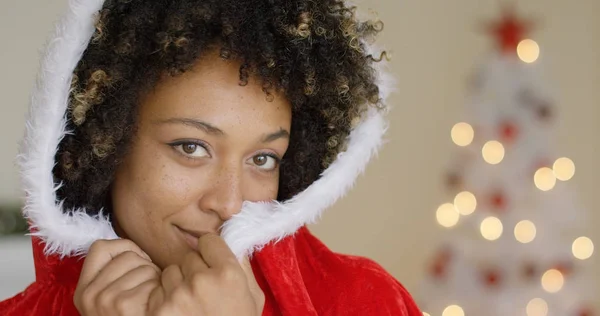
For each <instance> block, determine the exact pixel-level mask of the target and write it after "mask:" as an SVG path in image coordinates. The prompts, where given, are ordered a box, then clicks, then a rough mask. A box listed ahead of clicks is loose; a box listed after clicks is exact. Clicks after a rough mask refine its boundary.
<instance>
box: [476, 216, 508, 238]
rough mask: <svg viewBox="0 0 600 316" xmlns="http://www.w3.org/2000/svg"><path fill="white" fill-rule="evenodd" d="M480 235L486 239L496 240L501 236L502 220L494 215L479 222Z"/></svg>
mask: <svg viewBox="0 0 600 316" xmlns="http://www.w3.org/2000/svg"><path fill="white" fill-rule="evenodd" d="M480 229H481V235H482V236H483V238H485V239H487V240H496V239H498V238H500V236H502V230H503V227H502V222H501V221H500V220H499V219H497V218H496V217H493V216H490V217H488V218H486V219H484V220H483V221H482V222H481V226H480Z"/></svg>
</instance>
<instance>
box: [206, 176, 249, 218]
mask: <svg viewBox="0 0 600 316" xmlns="http://www.w3.org/2000/svg"><path fill="white" fill-rule="evenodd" d="M241 169H242V168H241V167H234V166H228V167H222V168H220V169H219V170H215V172H214V175H213V176H212V177H211V179H206V180H207V181H210V182H211V183H210V184H209V185H207V186H206V187H207V190H206V192H204V194H203V195H202V197H201V199H200V209H202V210H203V211H205V212H214V213H216V214H217V215H218V216H219V217H220V218H221V219H222V220H223V221H226V220H228V219H230V218H231V217H232V216H233V215H235V214H237V213H239V212H240V211H241V208H242V201H243V197H242V170H241Z"/></svg>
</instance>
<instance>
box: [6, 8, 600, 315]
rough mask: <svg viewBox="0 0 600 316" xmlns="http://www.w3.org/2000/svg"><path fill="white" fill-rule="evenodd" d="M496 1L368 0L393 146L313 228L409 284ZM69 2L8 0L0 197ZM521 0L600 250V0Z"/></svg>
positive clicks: (11, 188)
mask: <svg viewBox="0 0 600 316" xmlns="http://www.w3.org/2000/svg"><path fill="white" fill-rule="evenodd" d="M497 3H498V1H495V0H452V1H446V0H412V1H408V0H401V1H398V0H372V1H362V2H359V4H361V7H362V8H363V9H368V8H371V9H374V10H375V11H377V12H378V13H379V16H380V17H381V18H382V20H383V21H384V22H385V23H386V30H385V32H384V34H383V35H382V37H381V43H382V44H385V45H386V48H388V49H391V50H392V51H393V53H394V61H393V70H394V72H395V74H396V76H397V77H398V78H399V87H398V88H399V90H398V92H397V93H396V94H395V95H394V98H393V104H394V111H393V112H392V114H391V121H392V127H391V130H390V133H389V135H388V138H389V139H390V143H388V145H387V146H386V147H385V149H384V150H383V152H382V153H381V155H380V158H379V159H378V160H377V161H376V162H374V163H373V164H372V165H371V166H370V168H369V169H368V170H367V173H366V175H365V176H364V177H362V178H361V179H360V181H359V182H358V183H357V186H356V188H355V189H354V191H353V192H352V193H351V194H350V195H349V196H348V197H347V198H345V199H344V200H343V201H341V202H340V203H339V204H337V205H336V207H334V208H333V209H331V210H330V211H328V212H327V213H326V214H325V215H324V217H323V219H322V221H321V223H320V224H318V225H316V226H313V227H312V228H313V231H314V232H316V233H317V234H318V235H319V236H321V237H322V239H323V240H324V241H325V242H326V243H327V244H328V245H330V246H331V247H332V248H333V249H334V250H337V251H340V252H345V253H353V254H359V255H365V256H368V257H371V258H373V259H375V260H377V261H378V262H380V263H381V264H382V265H383V266H384V267H385V268H386V269H388V270H389V271H390V272H392V273H393V274H394V275H395V276H396V277H397V278H398V279H399V280H400V281H401V282H402V283H404V284H405V285H406V286H407V287H408V289H409V290H411V291H414V290H416V289H417V287H418V284H419V280H420V279H421V278H422V276H423V273H424V263H425V260H426V259H427V256H428V255H429V252H430V251H431V250H432V249H433V247H434V246H435V244H436V241H438V240H439V239H440V238H442V237H443V235H442V233H443V231H442V229H441V228H439V226H437V224H436V223H435V214H434V212H435V208H436V207H437V206H438V205H439V204H440V203H441V202H443V200H442V198H443V193H444V191H443V189H444V188H443V186H442V180H443V179H442V177H441V175H442V171H443V167H444V163H445V162H446V161H447V159H448V156H447V153H448V152H449V149H450V148H451V146H452V144H451V142H450V139H449V129H450V127H451V126H452V124H454V123H455V120H457V119H458V118H459V116H458V111H459V110H460V109H461V107H462V102H463V99H464V97H465V90H464V78H465V76H466V75H467V74H468V73H469V71H471V70H472V67H473V63H474V61H479V60H481V59H482V58H483V57H484V56H483V54H485V53H486V51H487V50H488V49H489V48H490V41H489V37H486V36H484V35H482V34H481V33H480V32H479V30H478V28H477V26H478V24H477V23H478V22H479V21H480V20H483V19H489V18H495V17H497V15H498V7H497ZM65 5H66V0H44V1H39V0H36V1H34V0H18V1H17V0H12V1H9V0H4V1H1V2H0V36H1V37H2V41H1V42H0V43H1V44H0V45H1V48H2V49H0V69H1V70H2V71H1V72H0V93H1V95H2V106H1V108H0V148H2V149H1V150H0V200H6V199H16V198H18V197H19V196H20V193H19V191H18V173H17V171H16V170H15V168H14V167H13V161H14V156H15V154H16V150H17V145H16V143H17V141H18V140H19V138H20V137H21V134H22V130H23V122H24V118H23V115H24V113H25V108H26V104H27V102H28V98H29V97H28V93H29V90H30V88H31V84H32V81H33V79H34V75H35V72H36V70H37V66H38V57H39V55H38V52H39V49H40V48H41V45H42V44H43V42H44V40H45V38H46V36H47V35H48V34H49V31H50V30H51V28H52V23H53V22H54V20H55V19H56V18H57V16H58V14H59V13H60V12H61V11H62V10H63V9H64V7H65ZM519 6H520V9H521V11H522V12H524V13H526V14H529V13H531V14H535V15H536V16H538V17H540V18H542V20H541V21H542V22H543V25H541V28H540V29H538V30H537V31H536V32H534V33H533V37H534V38H535V39H536V40H537V41H538V43H539V44H540V45H541V47H542V54H544V55H545V56H544V58H545V61H546V63H547V65H548V69H547V73H548V74H549V75H550V76H551V77H550V78H548V79H549V80H550V81H553V82H554V86H555V87H556V88H557V90H556V95H557V96H558V100H559V103H560V106H561V108H560V114H561V117H560V120H561V121H560V126H559V133H558V135H557V139H556V145H557V147H558V148H559V149H560V150H562V152H563V153H564V154H565V155H567V156H569V157H571V158H572V159H573V160H574V161H575V163H576V166H577V173H576V176H575V178H574V179H573V181H572V182H571V183H572V184H573V185H575V186H576V187H577V189H578V190H579V193H580V196H581V198H582V199H583V203H584V205H586V206H587V207H588V209H589V211H590V212H591V213H593V214H592V219H593V221H592V222H590V226H589V228H588V229H587V231H585V232H582V233H584V234H588V235H590V236H591V237H592V238H594V240H596V242H597V243H596V244H597V246H598V247H600V233H599V232H598V230H597V229H595V226H597V225H599V224H600V212H599V211H600V209H599V206H598V204H599V202H600V200H598V197H597V194H598V185H597V181H596V179H598V177H599V176H600V168H599V166H598V161H599V160H600V140H598V135H599V134H600V124H599V123H600V104H599V101H600V89H599V88H598V87H600V65H599V60H600V58H599V53H600V19H598V18H597V15H598V13H600V1H598V0H577V1H563V0H529V1H526V2H521V3H519ZM426 159H427V160H428V161H429V162H425V161H426ZM5 249H7V248H3V249H0V253H2V251H3V250H5ZM597 249H598V248H597ZM0 257H2V255H0ZM593 260H594V261H593V264H594V266H595V269H596V270H595V271H593V274H592V275H596V276H594V277H595V278H596V280H597V281H598V283H600V277H598V276H597V275H598V274H600V268H599V264H598V263H599V262H600V261H599V260H598V253H597V255H596V256H595V257H594V259H593ZM1 263H2V261H1V260H0V264H1ZM7 268H10V267H7ZM2 269H4V267H3V268H2ZM0 274H1V273H0ZM15 284H16V283H15ZM19 286H20V285H19ZM15 291H16V289H15ZM599 296H600V295H599ZM599 305H600V304H599Z"/></svg>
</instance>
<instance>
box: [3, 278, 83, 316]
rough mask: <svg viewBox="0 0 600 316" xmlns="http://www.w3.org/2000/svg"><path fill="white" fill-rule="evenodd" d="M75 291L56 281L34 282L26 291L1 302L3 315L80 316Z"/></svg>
mask: <svg viewBox="0 0 600 316" xmlns="http://www.w3.org/2000/svg"><path fill="white" fill-rule="evenodd" d="M73 291H74V290H72V289H69V288H68V287H65V286H61V285H57V284H56V283H54V284H51V283H45V284H42V283H37V282H36V283H33V284H32V285H30V286H29V287H28V288H27V289H26V290H25V291H23V292H21V293H19V294H17V295H15V296H13V297H12V298H9V299H8V300H5V301H2V302H0V315H2V316H33V315H35V316H46V315H48V316H78V315H79V313H78V312H77V309H75V305H74V304H73Z"/></svg>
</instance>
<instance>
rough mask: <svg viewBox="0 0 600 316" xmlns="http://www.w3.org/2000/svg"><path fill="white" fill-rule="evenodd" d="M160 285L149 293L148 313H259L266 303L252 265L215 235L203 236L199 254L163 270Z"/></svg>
mask: <svg viewBox="0 0 600 316" xmlns="http://www.w3.org/2000/svg"><path fill="white" fill-rule="evenodd" d="M161 284H162V286H161V287H159V288H156V289H155V290H154V291H153V292H152V294H151V296H150V300H149V302H148V308H149V315H152V316H166V315H178V316H184V315H195V316H196V315H199V316H217V315H219V316H220V315H239V316H260V315H262V311H263V307H264V303H265V298H264V294H263V293H262V291H261V289H260V287H259V285H258V284H257V283H256V280H255V279H254V274H253V273H252V268H251V267H250V264H249V263H248V262H247V261H245V262H244V263H242V264H240V263H239V262H238V261H237V259H236V257H235V256H234V254H233V253H232V252H231V250H230V249H229V247H228V246H227V244H226V243H225V241H224V240H223V239H222V238H221V237H219V236H218V235H216V234H206V235H203V236H202V237H200V238H199V240H198V253H196V252H190V253H189V254H188V255H187V256H186V258H185V260H184V261H183V262H182V263H181V264H178V265H171V266H169V267H167V268H166V269H165V270H163V272H162V275H161Z"/></svg>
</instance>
